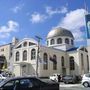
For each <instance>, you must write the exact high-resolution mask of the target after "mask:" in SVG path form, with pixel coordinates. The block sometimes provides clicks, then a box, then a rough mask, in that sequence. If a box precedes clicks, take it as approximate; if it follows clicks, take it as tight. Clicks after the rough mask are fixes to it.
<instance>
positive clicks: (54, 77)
mask: <svg viewBox="0 0 90 90" xmlns="http://www.w3.org/2000/svg"><path fill="white" fill-rule="evenodd" d="M49 79H50V80H53V81H57V82H60V79H61V76H60V74H57V73H55V74H53V75H51V76H50V77H49Z"/></svg>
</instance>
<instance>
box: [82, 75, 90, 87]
mask: <svg viewBox="0 0 90 90" xmlns="http://www.w3.org/2000/svg"><path fill="white" fill-rule="evenodd" d="M81 83H82V85H83V86H84V87H89V86H90V73H87V74H84V75H83V76H82V81H81Z"/></svg>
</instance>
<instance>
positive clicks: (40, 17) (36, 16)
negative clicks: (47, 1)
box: [30, 12, 47, 23]
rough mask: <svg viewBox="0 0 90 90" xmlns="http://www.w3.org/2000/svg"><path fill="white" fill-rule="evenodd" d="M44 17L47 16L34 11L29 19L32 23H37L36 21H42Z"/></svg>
mask: <svg viewBox="0 0 90 90" xmlns="http://www.w3.org/2000/svg"><path fill="white" fill-rule="evenodd" d="M45 19H47V16H45V15H43V14H39V13H36V12H35V13H33V14H32V15H31V19H30V21H31V22H32V23H38V22H43V21H44V20H45Z"/></svg>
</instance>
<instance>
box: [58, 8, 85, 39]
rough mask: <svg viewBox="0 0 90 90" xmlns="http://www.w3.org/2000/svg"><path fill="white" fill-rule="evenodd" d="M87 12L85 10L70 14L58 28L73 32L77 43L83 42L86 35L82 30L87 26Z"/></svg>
mask: <svg viewBox="0 0 90 90" xmlns="http://www.w3.org/2000/svg"><path fill="white" fill-rule="evenodd" d="M85 12H86V11H85V10H84V9H77V10H74V11H70V12H68V13H67V14H66V16H65V17H64V18H62V20H61V22H60V23H59V25H58V26H61V27H64V28H67V29H69V30H71V32H72V33H73V35H74V37H75V40H76V41H83V40H84V38H83V35H84V33H83V32H82V31H81V28H82V27H84V26H85Z"/></svg>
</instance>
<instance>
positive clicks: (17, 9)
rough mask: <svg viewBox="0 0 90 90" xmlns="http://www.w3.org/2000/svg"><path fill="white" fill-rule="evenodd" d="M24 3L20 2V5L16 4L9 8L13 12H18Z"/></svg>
mask: <svg viewBox="0 0 90 90" xmlns="http://www.w3.org/2000/svg"><path fill="white" fill-rule="evenodd" d="M23 6H24V4H20V5H17V6H15V7H13V8H12V9H11V10H12V11H13V12H14V13H18V12H19V11H20V10H22V8H23Z"/></svg>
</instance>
